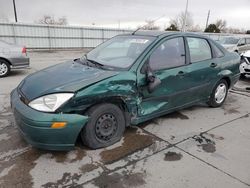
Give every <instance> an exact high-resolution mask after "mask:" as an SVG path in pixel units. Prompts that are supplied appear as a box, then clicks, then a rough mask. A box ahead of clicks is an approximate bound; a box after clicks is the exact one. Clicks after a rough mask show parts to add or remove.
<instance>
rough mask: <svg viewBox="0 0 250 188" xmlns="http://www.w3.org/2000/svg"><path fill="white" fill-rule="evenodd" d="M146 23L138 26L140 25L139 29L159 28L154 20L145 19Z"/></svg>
mask: <svg viewBox="0 0 250 188" xmlns="http://www.w3.org/2000/svg"><path fill="white" fill-rule="evenodd" d="M145 22H146V24H145V25H144V26H142V27H141V26H139V27H141V29H144V30H159V29H160V27H159V26H157V25H155V21H154V20H146V21H145Z"/></svg>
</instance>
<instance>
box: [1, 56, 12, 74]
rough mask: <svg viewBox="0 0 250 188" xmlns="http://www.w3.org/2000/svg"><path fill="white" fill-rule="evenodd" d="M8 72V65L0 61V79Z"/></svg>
mask: <svg viewBox="0 0 250 188" xmlns="http://www.w3.org/2000/svg"><path fill="white" fill-rule="evenodd" d="M9 72H10V65H9V63H8V62H6V61H4V60H0V77H5V76H7V75H8V74H9Z"/></svg>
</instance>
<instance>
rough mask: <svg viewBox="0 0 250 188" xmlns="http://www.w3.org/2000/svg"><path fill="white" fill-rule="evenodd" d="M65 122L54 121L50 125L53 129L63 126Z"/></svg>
mask: <svg viewBox="0 0 250 188" xmlns="http://www.w3.org/2000/svg"><path fill="white" fill-rule="evenodd" d="M66 124H67V123H66V122H54V123H53V124H52V125H51V128H53V129H60V128H64V127H65V126H66Z"/></svg>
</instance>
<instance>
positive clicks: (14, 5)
mask: <svg viewBox="0 0 250 188" xmlns="http://www.w3.org/2000/svg"><path fill="white" fill-rule="evenodd" d="M13 7H14V13H15V21H16V22H17V14H16V2H15V0H13Z"/></svg>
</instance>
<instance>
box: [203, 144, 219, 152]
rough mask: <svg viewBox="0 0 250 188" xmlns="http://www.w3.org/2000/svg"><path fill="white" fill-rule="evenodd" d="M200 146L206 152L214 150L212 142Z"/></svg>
mask: <svg viewBox="0 0 250 188" xmlns="http://www.w3.org/2000/svg"><path fill="white" fill-rule="evenodd" d="M200 146H201V147H202V149H203V151H205V152H207V153H214V152H215V151H216V147H215V145H214V144H212V143H207V144H201V145H200Z"/></svg>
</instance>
